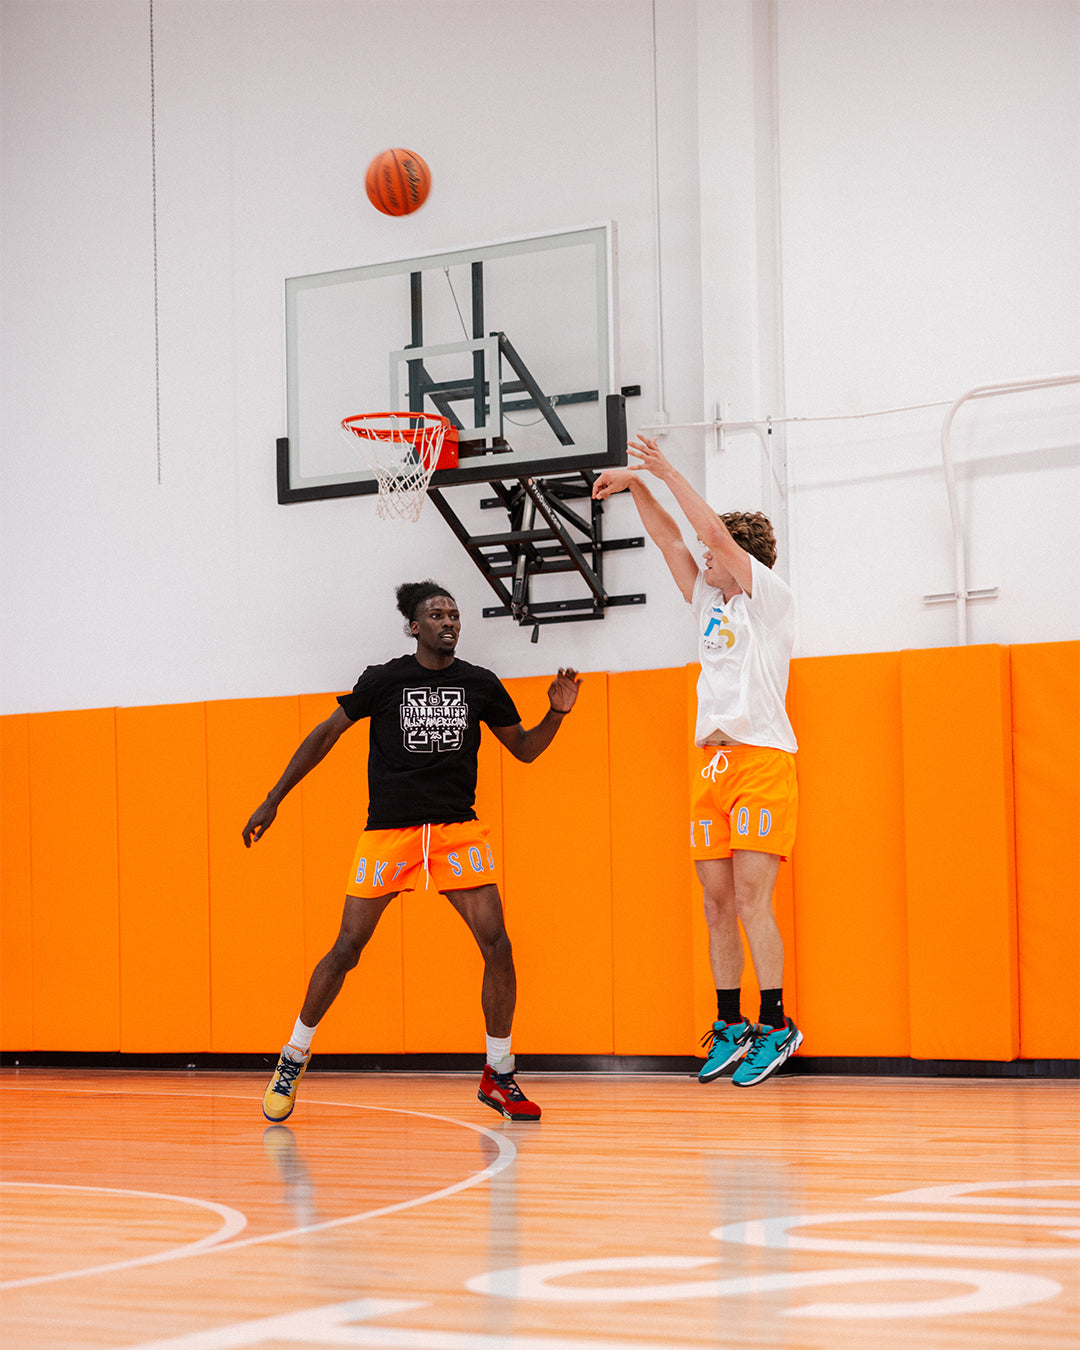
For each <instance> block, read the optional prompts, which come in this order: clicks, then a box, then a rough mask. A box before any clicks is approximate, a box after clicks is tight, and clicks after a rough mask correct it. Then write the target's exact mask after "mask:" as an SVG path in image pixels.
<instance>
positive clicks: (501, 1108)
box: [476, 1092, 540, 1120]
mask: <svg viewBox="0 0 1080 1350" xmlns="http://www.w3.org/2000/svg"><path fill="white" fill-rule="evenodd" d="M476 1100H477V1101H478V1102H483V1103H484V1105H485V1106H490V1107H491V1109H492V1110H493V1111H498V1113H499V1115H500V1116H503V1117H505V1118H506V1119H507V1120H539V1119H540V1112H539V1111H537V1113H536V1115H535V1116H527V1115H525V1113H524V1112H522V1113H520V1114H519V1115H516V1116H515V1115H511V1113H510V1112H509V1111H508V1110H507V1109H506V1107H505V1106H500V1105H499V1103H498V1102H493V1101H492V1100H491V1098H490V1097H485V1096H484V1094H483V1093H482V1092H478V1093H477V1094H476Z"/></svg>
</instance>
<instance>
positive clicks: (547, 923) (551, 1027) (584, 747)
mask: <svg viewBox="0 0 1080 1350" xmlns="http://www.w3.org/2000/svg"><path fill="white" fill-rule="evenodd" d="M549 683H550V680H549V679H548V678H547V677H543V678H534V679H520V680H514V681H507V687H508V688H509V690H510V692H511V694H512V696H513V698H514V701H515V703H516V704H517V706H518V709H519V711H520V712H521V716H522V720H523V722H524V724H525V726H526V727H530V726H535V725H536V723H537V722H539V721H540V719H541V717H542V716H543V715H544V712H545V710H546V709H547V707H548V700H547V688H548V685H549ZM608 773H609V766H608V697H607V676H606V675H603V674H599V675H586V676H585V677H584V679H583V681H582V685H581V693H580V694H579V696H578V701H577V705H576V707H575V708H574V710H573V712H571V713H570V714H569V716H567V717H564V718H563V722H562V726H561V727H560V729H559V732H558V734H557V735H556V737H555V740H554V742H553V743H552V745H551V746H550V747H549V748H548V749H547V750H546V751H545V752H544V753H543V754H542V755H541V756H540V757H539V759H537V760H535V761H534V762H533V763H532V764H521V763H519V761H517V760H516V759H513V758H512V757H511V756H510V755H507V754H505V753H504V755H503V832H504V841H505V864H504V865H505V868H506V897H505V899H506V912H507V919H508V923H509V929H510V936H511V939H512V941H513V943H514V959H515V964H516V966H517V973H518V1013H517V1017H516V1018H515V1021H514V1047H515V1050H517V1051H530V1050H531V1051H535V1052H537V1053H545V1054H566V1055H583V1054H611V1053H612V1051H613V1046H614V1030H613V1021H612V933H611V857H610V842H609V821H610V818H611V797H610V790H609V781H608Z"/></svg>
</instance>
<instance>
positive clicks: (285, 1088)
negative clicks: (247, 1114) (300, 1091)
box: [263, 1045, 311, 1125]
mask: <svg viewBox="0 0 1080 1350" xmlns="http://www.w3.org/2000/svg"><path fill="white" fill-rule="evenodd" d="M310 1061H311V1051H310V1050H309V1051H308V1052H307V1054H306V1055H305V1056H304V1057H303V1059H295V1058H294V1057H293V1054H292V1053H290V1047H289V1046H287V1045H285V1046H282V1048H281V1054H280V1055H279V1056H278V1062H277V1068H276V1069H275V1070H274V1076H273V1078H271V1079H270V1085H269V1086H268V1087H267V1089H266V1091H265V1092H264V1093H263V1115H264V1116H265V1117H266V1119H267V1120H272V1121H273V1122H274V1124H275V1125H277V1124H279V1123H280V1122H281V1121H283V1120H288V1118H289V1117H290V1116H291V1115H292V1110H293V1107H294V1106H295V1105H296V1089H297V1087H298V1085H299V1083H300V1079H301V1078H303V1076H304V1070H305V1069H306V1068H307V1066H308V1064H309V1063H310Z"/></svg>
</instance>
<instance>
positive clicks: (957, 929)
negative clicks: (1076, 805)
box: [900, 647, 1020, 1060]
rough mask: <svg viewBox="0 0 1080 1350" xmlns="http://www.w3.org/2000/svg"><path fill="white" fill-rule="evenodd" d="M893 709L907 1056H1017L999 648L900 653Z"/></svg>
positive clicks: (1005, 704)
mask: <svg viewBox="0 0 1080 1350" xmlns="http://www.w3.org/2000/svg"><path fill="white" fill-rule="evenodd" d="M900 706H901V727H902V738H903V749H904V842H905V854H906V870H907V915H908V969H909V989H910V995H911V1053H912V1054H913V1055H914V1056H915V1057H916V1058H918V1059H1002V1060H1007V1059H1014V1058H1015V1057H1016V1056H1017V1055H1018V1054H1019V1051H1020V1022H1019V986H1018V982H1017V931H1016V929H1017V913H1016V857H1015V849H1014V834H1013V772H1012V704H1011V697H1010V688H1009V653H1008V650H1007V649H1006V648H1004V647H965V648H962V649H953V648H938V649H934V650H930V651H908V652H903V653H902V654H901V658H900ZM961 1009H962V1015H959V1016H958V1015H957V1013H958V1012H959V1010H961ZM950 1022H955V1023H956V1025H955V1026H949V1025H948V1024H949V1023H950Z"/></svg>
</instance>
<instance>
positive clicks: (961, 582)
mask: <svg viewBox="0 0 1080 1350" xmlns="http://www.w3.org/2000/svg"><path fill="white" fill-rule="evenodd" d="M1064 384H1080V373H1075V372H1074V373H1071V374H1060V375H1039V376H1034V377H1032V378H1030V379H1023V380H1002V381H1001V382H1000V383H997V384H980V385H976V386H975V388H974V389H969V390H968V391H967V393H965V394H961V395H960V397H959V398H958V399H957V400H956V401H955V402H954V403H953V405H952V407H951V408H950V409H949V411H948V412H947V413H946V414H945V418H944V421H943V422H942V424H941V462H942V466H943V468H944V470H945V491H946V493H947V495H948V498H949V518H950V520H951V522H952V534H953V573H954V581H955V592H954V594H955V597H956V641H957V645H958V646H961V647H963V646H964V645H965V644H966V643H967V640H968V623H967V604H968V599H969V594H968V587H967V559H966V554H965V549H964V522H963V520H962V519H961V516H960V503H959V500H958V498H957V494H956V474H955V471H954V468H953V458H952V440H951V438H952V425H953V422H954V421H955V419H956V414H957V413H958V412H959V411H960V409H961V408H962V407H963V406H964V404H965V403H969V402H970V401H971V400H972V399H976V398H991V397H993V396H994V395H995V394H1014V393H1019V392H1021V391H1022V390H1026V389H1053V388H1056V387H1057V386H1059V385H1064Z"/></svg>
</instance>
